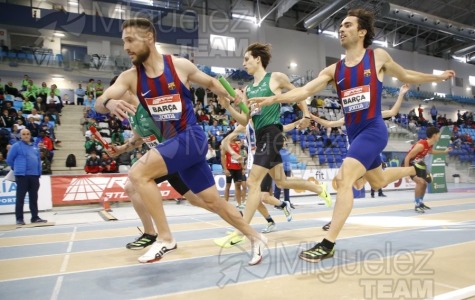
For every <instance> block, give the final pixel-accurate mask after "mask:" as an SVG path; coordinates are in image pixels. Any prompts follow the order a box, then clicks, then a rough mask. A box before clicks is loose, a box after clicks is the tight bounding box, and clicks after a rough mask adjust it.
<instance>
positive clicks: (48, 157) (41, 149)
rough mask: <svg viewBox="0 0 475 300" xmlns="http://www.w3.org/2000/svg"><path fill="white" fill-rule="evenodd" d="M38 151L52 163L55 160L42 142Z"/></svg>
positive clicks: (39, 143)
mask: <svg viewBox="0 0 475 300" xmlns="http://www.w3.org/2000/svg"><path fill="white" fill-rule="evenodd" d="M38 150H40V154H43V155H44V156H45V157H46V158H47V159H48V160H49V161H50V162H51V160H52V159H53V158H52V156H51V152H50V151H49V150H48V149H46V147H45V144H43V142H42V141H40V142H38Z"/></svg>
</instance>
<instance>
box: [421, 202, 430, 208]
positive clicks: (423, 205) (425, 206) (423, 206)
mask: <svg viewBox="0 0 475 300" xmlns="http://www.w3.org/2000/svg"><path fill="white" fill-rule="evenodd" d="M419 206H421V207H422V208H423V209H430V207H429V206H427V205H425V204H424V202H421V204H419Z"/></svg>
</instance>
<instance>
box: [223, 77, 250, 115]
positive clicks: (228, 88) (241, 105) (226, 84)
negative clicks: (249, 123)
mask: <svg viewBox="0 0 475 300" xmlns="http://www.w3.org/2000/svg"><path fill="white" fill-rule="evenodd" d="M218 81H219V82H220V83H221V85H222V86H223V87H224V88H225V89H226V91H228V93H229V95H231V97H236V92H235V91H234V89H233V87H232V86H231V85H230V84H229V82H228V81H227V80H226V78H224V77H223V76H219V78H218ZM238 106H239V108H240V109H241V110H242V111H243V112H244V113H246V114H247V113H249V108H247V106H246V104H244V102H239V104H238Z"/></svg>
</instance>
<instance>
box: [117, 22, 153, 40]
mask: <svg viewBox="0 0 475 300" xmlns="http://www.w3.org/2000/svg"><path fill="white" fill-rule="evenodd" d="M127 27H138V28H140V29H143V30H145V31H147V32H151V33H152V34H153V40H154V41H155V40H156V36H157V32H156V31H155V27H154V26H153V23H152V22H151V21H150V20H149V19H145V18H136V19H129V20H126V21H124V23H122V31H124V29H125V28H127Z"/></svg>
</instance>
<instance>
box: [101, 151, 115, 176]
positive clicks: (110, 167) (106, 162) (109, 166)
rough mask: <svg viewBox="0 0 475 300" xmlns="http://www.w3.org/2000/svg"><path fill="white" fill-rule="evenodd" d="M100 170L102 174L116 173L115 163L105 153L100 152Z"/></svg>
mask: <svg viewBox="0 0 475 300" xmlns="http://www.w3.org/2000/svg"><path fill="white" fill-rule="evenodd" d="M101 169H102V173H117V171H118V170H117V163H116V162H115V160H114V159H113V158H111V157H110V156H109V154H107V152H102V159H101Z"/></svg>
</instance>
